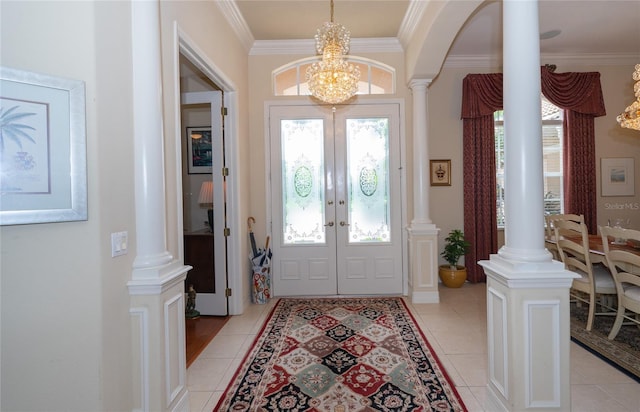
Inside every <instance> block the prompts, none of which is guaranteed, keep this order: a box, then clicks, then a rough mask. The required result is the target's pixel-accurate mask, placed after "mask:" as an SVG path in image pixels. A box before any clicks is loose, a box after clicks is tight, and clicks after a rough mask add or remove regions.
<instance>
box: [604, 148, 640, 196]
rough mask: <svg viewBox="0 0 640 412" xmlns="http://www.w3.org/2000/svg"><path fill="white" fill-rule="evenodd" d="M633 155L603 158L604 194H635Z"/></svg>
mask: <svg viewBox="0 0 640 412" xmlns="http://www.w3.org/2000/svg"><path fill="white" fill-rule="evenodd" d="M633 160H634V159H633V157H618V158H604V157H603V158H601V159H600V174H601V182H600V183H601V185H602V187H601V190H602V196H634V195H635V181H634V174H635V172H634V167H633V166H634V165H633V163H634V162H633Z"/></svg>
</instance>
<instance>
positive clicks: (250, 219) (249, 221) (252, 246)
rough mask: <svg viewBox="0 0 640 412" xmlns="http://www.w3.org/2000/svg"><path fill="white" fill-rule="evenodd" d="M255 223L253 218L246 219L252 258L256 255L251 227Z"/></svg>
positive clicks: (256, 250)
mask: <svg viewBox="0 0 640 412" xmlns="http://www.w3.org/2000/svg"><path fill="white" fill-rule="evenodd" d="M255 223H256V219H255V218H254V217H253V216H249V218H248V219H247V226H248V227H249V240H250V241H251V251H252V252H253V256H256V255H257V254H258V248H257V247H256V238H255V236H254V235H253V226H252V224H255ZM252 258H253V257H252Z"/></svg>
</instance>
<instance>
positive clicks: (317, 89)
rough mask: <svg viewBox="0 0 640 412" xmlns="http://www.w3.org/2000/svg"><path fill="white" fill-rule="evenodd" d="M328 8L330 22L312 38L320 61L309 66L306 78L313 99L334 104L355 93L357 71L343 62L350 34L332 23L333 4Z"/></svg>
mask: <svg viewBox="0 0 640 412" xmlns="http://www.w3.org/2000/svg"><path fill="white" fill-rule="evenodd" d="M330 4H331V21H330V22H326V23H324V24H323V25H322V27H321V28H319V29H318V32H317V34H316V36H315V40H316V52H317V53H318V54H320V55H322V59H321V60H320V61H319V62H316V63H313V64H312V65H311V66H309V68H308V69H307V73H306V78H307V83H308V85H309V91H310V92H311V95H312V96H313V97H315V98H316V99H319V100H321V101H323V102H326V103H331V104H337V103H342V102H344V101H346V100H349V99H350V98H351V97H353V96H354V95H355V94H356V93H357V92H358V82H359V80H360V69H359V68H358V67H357V66H355V65H353V64H351V63H349V62H348V61H347V60H346V59H345V56H346V55H347V54H348V53H349V43H350V40H351V39H350V36H351V33H349V30H347V29H346V28H345V27H344V26H343V25H341V24H338V23H334V21H333V11H334V6H333V0H330Z"/></svg>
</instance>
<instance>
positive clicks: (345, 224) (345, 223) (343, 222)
mask: <svg viewBox="0 0 640 412" xmlns="http://www.w3.org/2000/svg"><path fill="white" fill-rule="evenodd" d="M340 226H349V224H348V223H347V222H345V221H344V220H343V221H341V222H340Z"/></svg>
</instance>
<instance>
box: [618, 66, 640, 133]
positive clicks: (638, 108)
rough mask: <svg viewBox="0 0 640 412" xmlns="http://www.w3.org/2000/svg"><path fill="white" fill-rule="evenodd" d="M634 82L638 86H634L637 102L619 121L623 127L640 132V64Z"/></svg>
mask: <svg viewBox="0 0 640 412" xmlns="http://www.w3.org/2000/svg"><path fill="white" fill-rule="evenodd" d="M633 80H635V81H636V84H635V85H634V86H633V91H634V92H635V95H636V100H635V101H634V102H633V103H631V105H630V106H629V107H627V108H626V109H625V111H624V112H623V113H621V114H620V115H619V116H618V117H617V120H618V123H620V126H622V127H626V128H629V129H634V130H640V64H636V70H635V71H634V72H633Z"/></svg>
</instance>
